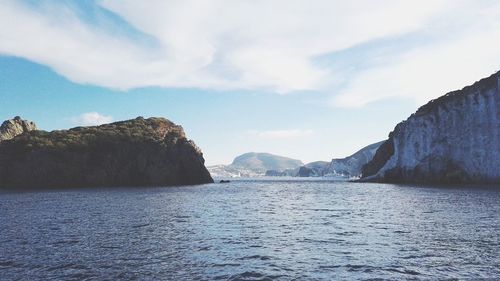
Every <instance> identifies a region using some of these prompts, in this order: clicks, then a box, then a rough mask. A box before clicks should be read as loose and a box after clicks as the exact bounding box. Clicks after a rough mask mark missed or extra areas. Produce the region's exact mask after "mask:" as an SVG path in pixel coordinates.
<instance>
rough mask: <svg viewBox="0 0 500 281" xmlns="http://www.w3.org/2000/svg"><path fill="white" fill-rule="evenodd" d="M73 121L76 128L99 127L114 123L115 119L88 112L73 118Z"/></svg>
mask: <svg viewBox="0 0 500 281" xmlns="http://www.w3.org/2000/svg"><path fill="white" fill-rule="evenodd" d="M71 121H72V123H73V124H74V125H76V126H97V125H102V124H106V123H111V122H113V117H111V116H108V115H102V114H100V113H98V112H87V113H83V114H81V115H80V116H77V117H73V118H71Z"/></svg>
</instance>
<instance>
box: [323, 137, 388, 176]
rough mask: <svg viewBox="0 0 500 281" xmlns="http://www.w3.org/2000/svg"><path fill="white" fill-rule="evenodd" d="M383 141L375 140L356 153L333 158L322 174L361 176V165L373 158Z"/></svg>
mask: <svg viewBox="0 0 500 281" xmlns="http://www.w3.org/2000/svg"><path fill="white" fill-rule="evenodd" d="M383 143H384V142H383V141H381V142H377V143H374V144H370V145H368V146H366V147H363V148H362V149H360V150H359V151H357V152H356V153H354V154H353V155H351V156H348V157H345V158H337V159H333V160H332V161H331V162H330V163H329V164H328V166H327V167H326V168H325V170H324V172H323V174H324V175H331V176H343V177H347V178H359V177H361V173H362V169H363V166H364V165H366V163H368V162H370V161H371V160H372V159H373V156H374V155H375V153H376V152H377V149H378V148H379V147H380V145H382V144H383Z"/></svg>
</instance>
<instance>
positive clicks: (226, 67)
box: [0, 0, 500, 165]
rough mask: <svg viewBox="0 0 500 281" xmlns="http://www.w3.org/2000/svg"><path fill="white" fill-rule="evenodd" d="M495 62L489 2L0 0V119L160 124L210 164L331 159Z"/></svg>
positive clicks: (499, 36) (498, 9) (499, 26)
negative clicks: (177, 132)
mask: <svg viewBox="0 0 500 281" xmlns="http://www.w3.org/2000/svg"><path fill="white" fill-rule="evenodd" d="M498 50H500V2H499V1H493V0H423V1H413V0H412V1H409V0H408V1H405V0H381V1H371V0H353V1H347V0H344V1H340V0H313V1H311V0H309V1H306V0H211V1H208V0H175V1H174V0H145V1H132V0H94V1H92V0H87V1H65V0H39V1H35V0H16V1H13V0H12V1H11V0H2V1H0V119H1V120H5V119H10V118H12V117H14V116H17V115H20V116H22V117H23V118H25V119H29V120H32V121H34V122H35V123H37V125H38V127H39V128H41V129H44V130H55V129H66V128H71V127H74V126H81V125H84V126H91V125H99V124H103V123H109V122H113V121H118V120H125V119H131V118H135V117H137V116H144V117H151V116H160V117H165V118H167V119H170V120H171V121H173V122H175V123H177V124H180V125H182V126H183V127H184V129H185V131H186V133H187V135H188V137H189V138H191V139H193V140H194V141H195V142H196V144H197V145H198V146H200V147H201V149H202V150H203V152H204V157H205V159H206V163H207V164H208V165H213V164H228V163H230V162H231V161H232V159H233V158H234V157H235V156H237V155H239V154H242V153H245V152H250V151H254V152H269V153H274V154H278V155H283V156H288V157H292V158H296V159H300V160H302V161H303V162H305V163H307V162H311V161H317V160H324V161H328V160H330V159H332V158H338V157H345V156H348V155H350V154H352V153H354V152H355V151H356V150H358V149H360V148H362V147H364V146H366V145H369V144H371V143H374V142H377V141H380V140H384V139H385V138H387V135H388V133H389V132H390V131H391V130H392V129H393V128H394V126H395V125H396V124H397V123H398V122H400V121H402V120H404V119H406V118H407V117H408V116H409V115H410V114H411V113H412V112H414V111H415V110H416V109H417V108H418V107H419V106H421V105H423V104H425V103H426V102H428V101H429V100H431V99H433V98H436V97H439V96H441V95H443V94H445V93H447V92H449V91H452V90H457V89H461V88H463V87H464V86H466V85H469V84H472V83H473V82H475V81H477V80H479V79H481V78H483V77H486V76H489V75H491V74H493V73H495V72H496V71H498V70H499V69H500V52H499V51H498Z"/></svg>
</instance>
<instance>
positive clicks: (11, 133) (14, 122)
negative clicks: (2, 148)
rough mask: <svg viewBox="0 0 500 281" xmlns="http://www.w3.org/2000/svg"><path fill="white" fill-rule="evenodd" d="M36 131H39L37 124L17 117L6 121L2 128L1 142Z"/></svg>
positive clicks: (0, 131)
mask: <svg viewBox="0 0 500 281" xmlns="http://www.w3.org/2000/svg"><path fill="white" fill-rule="evenodd" d="M34 130H37V128H36V125H35V123H33V122H31V121H27V120H23V119H21V117H19V116H16V117H14V119H10V120H6V121H4V122H3V123H2V125H1V126H0V142H1V141H4V140H10V139H13V138H14V137H16V136H18V135H20V134H22V133H25V132H30V131H34Z"/></svg>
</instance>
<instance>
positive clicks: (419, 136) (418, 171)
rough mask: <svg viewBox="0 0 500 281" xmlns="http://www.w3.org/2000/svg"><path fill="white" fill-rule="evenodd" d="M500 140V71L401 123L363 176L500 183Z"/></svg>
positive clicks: (439, 99) (444, 98)
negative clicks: (369, 169)
mask: <svg viewBox="0 0 500 281" xmlns="http://www.w3.org/2000/svg"><path fill="white" fill-rule="evenodd" d="M499 141H500V72H499V73H497V74H494V75H492V76H491V77H488V78H485V79H483V80H481V81H479V82H477V83H475V84H474V85H472V86H469V87H466V88H464V89H462V90H461V91H455V92H451V93H449V94H447V95H445V96H443V97H440V98H438V99H436V100H433V101H431V102H429V103H428V104H427V105H425V106H423V107H421V108H420V109H419V110H418V111H417V112H416V113H415V114H413V115H412V116H410V117H409V118H408V119H407V120H406V121H404V122H402V123H400V124H398V125H397V126H396V128H395V129H394V131H393V132H392V133H391V134H390V138H389V140H388V142H387V143H386V144H384V145H383V146H382V147H381V149H379V150H378V151H377V154H376V155H375V157H374V159H373V160H372V162H370V163H369V165H371V166H372V167H371V171H367V169H366V167H365V169H364V173H363V176H365V177H366V179H367V180H375V181H397V182H442V183H462V182H463V183H466V182H470V183H500V143H499ZM384 146H385V148H384ZM392 151H393V153H392V155H390V154H391V152H392ZM377 166H378V167H377ZM375 171H376V172H375Z"/></svg>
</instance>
